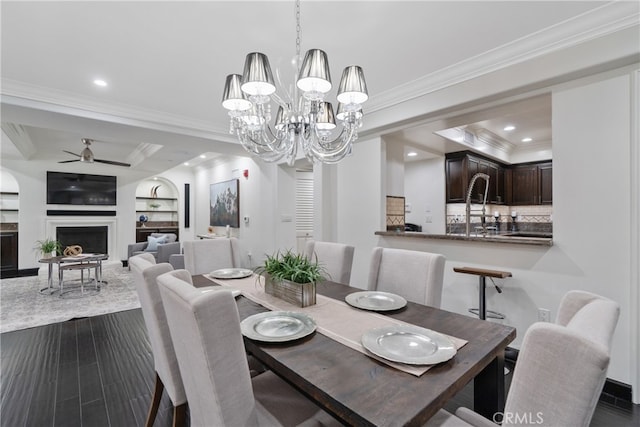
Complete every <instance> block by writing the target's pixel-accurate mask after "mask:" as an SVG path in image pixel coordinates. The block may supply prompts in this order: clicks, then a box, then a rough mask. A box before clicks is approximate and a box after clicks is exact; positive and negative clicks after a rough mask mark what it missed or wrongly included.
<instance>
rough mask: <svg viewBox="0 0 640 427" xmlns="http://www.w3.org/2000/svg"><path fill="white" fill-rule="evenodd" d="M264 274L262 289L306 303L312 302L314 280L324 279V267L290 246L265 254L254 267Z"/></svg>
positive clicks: (256, 270) (255, 270) (279, 296)
mask: <svg viewBox="0 0 640 427" xmlns="http://www.w3.org/2000/svg"><path fill="white" fill-rule="evenodd" d="M254 272H255V273H256V274H259V275H262V276H264V278H265V292H266V293H268V294H271V295H274V296H276V297H278V298H281V299H283V300H285V301H288V302H290V303H292V304H295V305H299V306H301V307H306V306H308V305H313V304H315V303H316V283H317V282H321V281H323V280H327V273H326V270H325V268H324V267H323V266H322V265H321V264H320V263H319V262H318V260H317V259H315V260H311V259H309V258H307V257H306V256H304V255H302V254H297V253H294V252H293V251H291V250H287V251H285V252H280V251H278V252H276V253H275V254H273V255H267V257H266V259H265V261H264V264H263V265H261V266H259V267H256V268H255V269H254Z"/></svg>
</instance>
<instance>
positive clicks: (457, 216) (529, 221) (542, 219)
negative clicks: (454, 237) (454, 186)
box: [447, 203, 553, 233]
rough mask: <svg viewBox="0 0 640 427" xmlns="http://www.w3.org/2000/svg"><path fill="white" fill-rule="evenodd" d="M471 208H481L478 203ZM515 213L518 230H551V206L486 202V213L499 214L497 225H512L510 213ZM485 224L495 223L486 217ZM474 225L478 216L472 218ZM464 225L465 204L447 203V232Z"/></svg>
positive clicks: (459, 229) (460, 228) (459, 228)
mask: <svg viewBox="0 0 640 427" xmlns="http://www.w3.org/2000/svg"><path fill="white" fill-rule="evenodd" d="M471 209H472V210H480V209H482V205H480V204H471ZM512 212H515V213H516V215H517V216H516V227H517V229H518V230H519V231H540V232H549V233H550V232H552V230H553V206H551V205H531V206H504V205H491V204H487V206H486V213H487V214H488V215H492V216H494V215H495V213H498V214H499V217H498V224H497V225H498V226H499V227H501V228H503V227H512V226H513V221H512V219H511V213H512ZM487 220H488V221H487V225H495V224H496V221H495V219H494V218H491V219H490V220H489V218H487ZM472 224H474V226H476V225H479V224H480V219H479V218H472ZM465 225H466V205H465V204H464V203H447V233H459V232H461V230H463V229H464V228H465Z"/></svg>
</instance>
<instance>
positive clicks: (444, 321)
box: [193, 275, 516, 426]
mask: <svg viewBox="0 0 640 427" xmlns="http://www.w3.org/2000/svg"><path fill="white" fill-rule="evenodd" d="M226 282H227V283H230V284H231V286H233V283H232V281H231V280H229V281H226ZM218 283H220V282H219V281H218ZM193 284H194V286H195V287H207V286H214V285H217V283H215V282H214V281H212V279H211V278H209V277H208V276H207V275H195V276H193ZM225 284H226V283H225ZM256 286H259V285H258V281H256ZM316 289H317V293H318V295H323V296H326V297H329V298H331V299H335V300H338V301H345V298H346V297H347V295H349V294H352V293H354V292H359V291H362V289H360V288H355V287H351V286H346V285H343V284H339V283H334V282H330V281H325V282H320V283H317V285H316ZM236 302H237V306H238V312H239V314H240V318H241V320H242V319H246V318H247V317H249V316H252V315H255V314H258V313H263V312H267V311H269V309H268V308H266V307H264V306H262V305H260V304H258V303H256V302H254V301H252V300H251V299H249V298H246V297H245V296H239V297H238V298H237V299H236ZM354 310H359V309H357V308H354ZM376 314H382V315H384V316H390V317H391V318H393V319H397V320H399V321H402V322H405V323H408V324H411V325H416V326H418V327H422V328H426V329H429V330H432V331H437V332H439V333H440V334H445V335H448V336H451V337H455V338H457V339H459V340H463V341H466V343H465V344H464V345H463V346H462V347H460V348H459V349H458V350H457V352H456V354H455V356H453V358H451V359H450V360H448V361H446V362H442V363H438V364H436V365H433V366H432V367H430V369H428V370H427V371H426V372H425V373H424V374H421V375H419V376H416V375H411V374H409V373H407V372H403V371H401V370H398V369H395V368H394V367H392V366H389V364H387V363H383V362H382V361H380V360H378V359H376V358H374V357H371V355H368V354H365V353H362V352H360V351H356V350H354V349H353V348H350V347H348V346H346V345H343V344H341V343H340V342H338V341H336V340H334V339H332V338H330V337H329V336H326V335H324V334H322V333H319V332H318V331H316V332H314V333H312V334H310V335H308V336H306V337H304V338H301V339H298V340H295V341H291V342H281V343H269V342H262V341H257V340H253V339H249V338H247V337H244V343H245V348H246V350H247V352H248V353H250V354H252V355H253V356H254V357H255V358H256V359H258V360H260V361H261V362H262V363H263V364H264V365H265V366H267V367H268V368H269V369H270V370H271V371H273V372H274V373H275V374H277V375H278V376H280V377H281V378H283V379H284V380H285V381H287V382H288V383H289V384H291V385H292V386H294V387H295V388H296V389H298V390H299V391H301V392H302V393H303V394H304V395H306V396H307V397H308V398H310V399H311V400H312V401H314V402H315V403H316V404H317V405H318V406H319V407H321V408H322V409H324V410H325V411H327V412H328V413H330V414H331V415H333V416H334V417H335V418H336V419H337V420H339V421H340V422H342V423H343V424H345V425H362V426H405V425H406V426H412V425H423V424H424V423H425V422H427V420H429V418H431V417H432V416H433V415H434V414H436V413H437V412H438V410H440V409H442V408H443V406H444V405H445V403H446V402H447V401H448V400H449V399H451V398H452V397H453V396H454V395H455V394H456V393H458V392H460V391H461V390H462V389H463V388H464V387H465V386H466V385H467V384H468V383H469V382H470V381H473V390H474V392H473V410H474V411H475V412H477V413H479V414H481V415H483V416H485V417H486V418H488V419H492V417H493V415H494V414H495V413H497V412H501V411H503V409H504V401H505V383H504V351H505V349H506V347H507V345H508V344H509V343H510V342H511V341H513V340H514V339H515V336H516V330H515V328H513V327H511V326H507V325H503V324H499V323H495V322H488V321H484V320H479V319H477V318H472V317H469V316H466V315H462V314H458V313H453V312H450V311H446V310H442V309H439V308H435V307H429V306H425V305H421V304H417V303H413V302H408V303H407V304H406V306H404V307H403V308H400V309H398V310H392V311H385V312H380V313H376Z"/></svg>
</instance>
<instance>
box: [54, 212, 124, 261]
mask: <svg viewBox="0 0 640 427" xmlns="http://www.w3.org/2000/svg"><path fill="white" fill-rule="evenodd" d="M116 225H117V220H116V219H115V218H114V217H91V218H87V217H80V218H79V217H59V216H56V217H47V218H46V219H45V232H46V235H47V236H55V235H56V228H57V227H92V226H93V227H98V226H103V227H104V226H106V227H108V232H107V242H108V247H109V261H114V260H116V259H117V258H118V257H117V248H118V233H117V231H118V230H117V228H116Z"/></svg>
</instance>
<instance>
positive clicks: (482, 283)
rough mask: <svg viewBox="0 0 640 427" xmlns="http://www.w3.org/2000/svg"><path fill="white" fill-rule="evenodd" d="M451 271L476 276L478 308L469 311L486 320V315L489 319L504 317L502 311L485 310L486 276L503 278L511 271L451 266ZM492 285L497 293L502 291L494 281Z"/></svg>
mask: <svg viewBox="0 0 640 427" xmlns="http://www.w3.org/2000/svg"><path fill="white" fill-rule="evenodd" d="M453 271H455V272H456V273H465V274H473V275H476V276H478V280H479V282H478V302H479V303H478V308H470V309H469V312H470V313H473V314H475V315H477V316H478V317H479V318H480V319H482V320H486V319H487V316H488V317H489V318H491V319H504V315H503V314H502V313H498V312H496V311H492V310H487V299H486V278H487V277H497V278H499V279H504V278H506V277H512V274H511V272H509V271H500V270H485V269H482V268H474V267H453ZM492 282H493V280H492ZM493 285H494V286H495V287H496V290H497V291H498V293H502V289H500V287H499V286H498V285H496V284H495V283H493Z"/></svg>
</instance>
